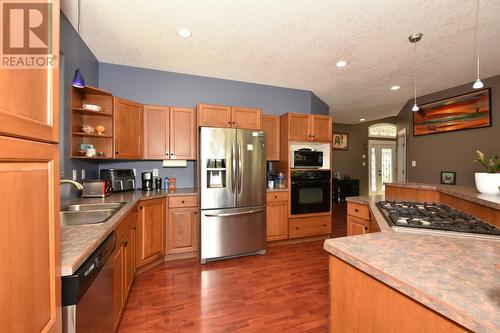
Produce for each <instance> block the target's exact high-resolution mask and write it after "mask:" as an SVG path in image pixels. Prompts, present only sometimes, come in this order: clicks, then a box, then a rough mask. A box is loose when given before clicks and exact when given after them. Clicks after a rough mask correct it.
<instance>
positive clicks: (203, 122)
mask: <svg viewBox="0 0 500 333" xmlns="http://www.w3.org/2000/svg"><path fill="white" fill-rule="evenodd" d="M196 109H197V116H198V126H207V127H231V107H230V106H223V105H211V104H198V106H197V107H196Z"/></svg>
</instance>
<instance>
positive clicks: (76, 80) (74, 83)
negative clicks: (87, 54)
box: [71, 0, 85, 88]
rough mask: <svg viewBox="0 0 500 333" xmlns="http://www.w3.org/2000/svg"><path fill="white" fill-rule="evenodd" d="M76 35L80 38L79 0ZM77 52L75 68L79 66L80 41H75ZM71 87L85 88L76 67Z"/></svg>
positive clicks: (78, 68)
mask: <svg viewBox="0 0 500 333" xmlns="http://www.w3.org/2000/svg"><path fill="white" fill-rule="evenodd" d="M77 33H78V37H80V0H78V23H77ZM77 43H78V44H77V52H76V62H77V66H80V41H79V40H78V41H77ZM71 85H72V86H73V87H75V88H85V81H84V80H83V75H82V73H81V72H80V67H77V68H76V70H75V74H74V75H73V81H71Z"/></svg>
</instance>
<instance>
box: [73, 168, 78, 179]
mask: <svg viewBox="0 0 500 333" xmlns="http://www.w3.org/2000/svg"><path fill="white" fill-rule="evenodd" d="M76 179H77V174H76V170H73V180H76Z"/></svg>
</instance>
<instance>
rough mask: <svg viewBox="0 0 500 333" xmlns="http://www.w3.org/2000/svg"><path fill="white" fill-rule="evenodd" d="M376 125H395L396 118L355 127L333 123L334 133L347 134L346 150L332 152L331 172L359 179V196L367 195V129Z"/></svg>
mask: <svg viewBox="0 0 500 333" xmlns="http://www.w3.org/2000/svg"><path fill="white" fill-rule="evenodd" d="M378 123H390V124H396V117H389V118H383V119H379V120H374V121H369V122H365V123H360V124H355V125H349V124H336V123H333V132H334V133H335V132H340V133H349V139H348V140H349V141H348V145H349V147H348V150H334V151H333V171H334V172H336V171H338V172H340V173H341V176H342V177H343V176H344V175H348V176H350V177H351V178H353V179H359V194H360V195H368V127H369V126H371V125H373V124H378ZM374 140H383V139H379V138H377V139H374ZM363 155H365V158H364V159H363ZM363 162H365V165H364V166H363ZM395 162H396V161H395Z"/></svg>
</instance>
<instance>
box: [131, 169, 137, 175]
mask: <svg viewBox="0 0 500 333" xmlns="http://www.w3.org/2000/svg"><path fill="white" fill-rule="evenodd" d="M132 172H133V173H134V176H137V174H136V172H137V171H136V170H135V168H134V169H132Z"/></svg>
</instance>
